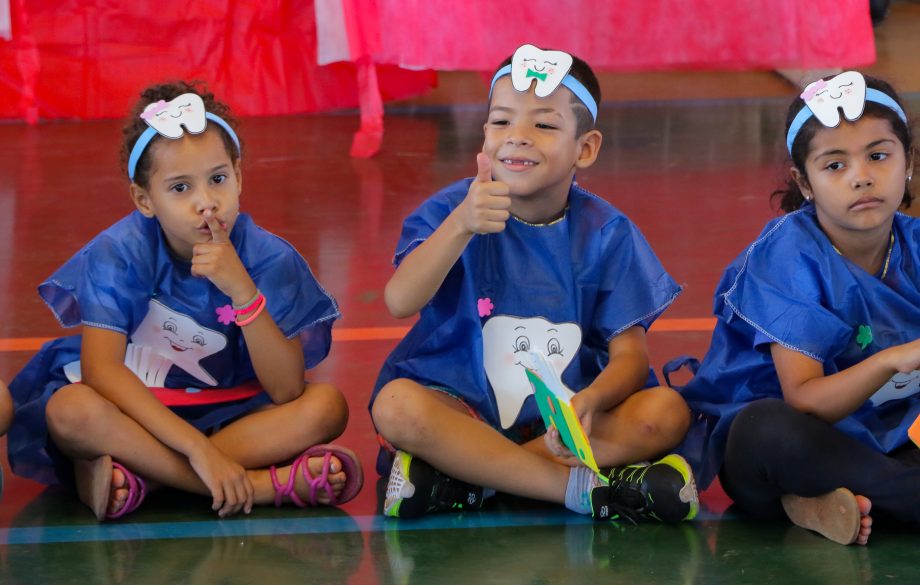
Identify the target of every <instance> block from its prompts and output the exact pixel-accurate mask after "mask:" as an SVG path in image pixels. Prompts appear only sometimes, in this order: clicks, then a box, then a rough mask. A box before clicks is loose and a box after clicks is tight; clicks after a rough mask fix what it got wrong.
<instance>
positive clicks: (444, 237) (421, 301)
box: [384, 153, 511, 319]
mask: <svg viewBox="0 0 920 585" xmlns="http://www.w3.org/2000/svg"><path fill="white" fill-rule="evenodd" d="M476 164H477V167H478V172H477V174H476V180H474V181H473V182H472V183H471V184H470V190H469V192H468V193H467V195H466V198H464V200H463V202H462V203H461V204H460V205H458V206H457V208H456V209H454V211H453V212H451V214H450V215H448V216H447V218H446V219H445V220H444V222H443V223H442V224H441V225H440V226H438V229H436V230H435V231H434V233H433V234H431V236H430V237H429V238H428V239H427V240H425V241H424V242H422V243H421V244H420V245H419V246H418V248H416V249H415V250H413V251H412V252H411V253H410V254H409V255H408V256H406V258H405V259H403V261H402V263H400V265H399V267H398V268H397V269H396V272H395V273H394V274H393V276H392V277H391V278H390V281H389V282H388V283H387V286H386V289H385V290H384V301H385V302H386V305H387V309H389V311H390V314H392V315H393V316H394V317H397V318H400V319H401V318H404V317H411V316H412V315H415V314H416V313H418V312H419V311H420V310H421V309H422V307H424V306H425V304H426V303H428V301H430V300H431V298H432V297H433V296H434V294H435V293H436V292H437V291H438V288H440V286H441V284H442V283H443V282H444V279H445V278H446V277H447V273H448V272H450V269H451V267H453V265H454V263H456V262H457V259H458V258H460V255H461V254H463V250H464V249H466V246H467V244H469V242H470V240H471V239H472V238H473V236H474V235H475V234H489V233H497V232H500V231H502V230H504V229H505V222H506V221H507V220H508V218H509V217H510V213H509V211H508V208H509V207H510V206H511V198H510V197H508V185H506V184H505V183H502V182H500V181H493V180H492V168H491V165H490V163H489V157H488V156H486V155H485V154H483V153H479V154H478V155H477V156H476Z"/></svg>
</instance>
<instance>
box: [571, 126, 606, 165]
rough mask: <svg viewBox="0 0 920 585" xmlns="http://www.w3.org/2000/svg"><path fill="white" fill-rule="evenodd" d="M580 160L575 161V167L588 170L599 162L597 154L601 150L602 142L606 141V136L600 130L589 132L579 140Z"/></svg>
mask: <svg viewBox="0 0 920 585" xmlns="http://www.w3.org/2000/svg"><path fill="white" fill-rule="evenodd" d="M577 140H578V158H577V159H575V167H576V168H579V169H586V168H588V167H590V166H591V165H593V164H594V161H596V160H597V154H598V153H599V152H600V150H601V142H603V141H604V135H603V134H601V131H600V130H597V129H593V130H588V131H587V132H585V133H584V134H582V135H581V136H580V137H579V138H578V139H577Z"/></svg>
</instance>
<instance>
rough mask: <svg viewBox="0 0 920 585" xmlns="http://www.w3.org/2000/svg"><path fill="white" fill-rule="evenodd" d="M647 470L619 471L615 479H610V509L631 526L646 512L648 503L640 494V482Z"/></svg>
mask: <svg viewBox="0 0 920 585" xmlns="http://www.w3.org/2000/svg"><path fill="white" fill-rule="evenodd" d="M648 469H649V467H648V466H646V467H634V468H631V469H630V470H629V471H625V470H620V472H619V473H618V474H617V476H616V477H611V478H610V486H609V487H610V489H611V490H612V494H611V502H610V504H609V505H610V508H611V509H612V510H613V511H614V512H616V514H617V515H619V516H620V517H623V518H626V519H627V520H629V521H630V522H632V523H633V524H638V523H639V520H641V519H642V517H643V516H645V515H646V514H647V512H648V501H647V500H646V498H645V496H644V495H643V494H642V480H643V478H644V477H645V473H646V472H647V471H648ZM637 474H638V477H636V475H637Z"/></svg>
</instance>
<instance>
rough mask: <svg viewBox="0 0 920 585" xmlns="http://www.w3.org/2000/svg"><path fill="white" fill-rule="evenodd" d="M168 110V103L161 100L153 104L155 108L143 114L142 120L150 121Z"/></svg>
mask: <svg viewBox="0 0 920 585" xmlns="http://www.w3.org/2000/svg"><path fill="white" fill-rule="evenodd" d="M166 108H167V105H166V101H165V100H160V101H158V102H157V103H155V104H153V107H152V108H150V109H149V110H147V111H146V112H144V113H143V114H141V118H143V119H144V120H149V119H150V118H153V117H154V116H156V115H157V114H159V113H160V112H162V111H163V110H165V109H166Z"/></svg>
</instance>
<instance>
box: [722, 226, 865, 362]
mask: <svg viewBox="0 0 920 585" xmlns="http://www.w3.org/2000/svg"><path fill="white" fill-rule="evenodd" d="M800 220H801V218H795V216H794V214H792V215H787V216H784V217H783V218H781V219H780V220H779V221H777V223H776V224H773V225H772V226H771V227H768V228H767V230H766V231H765V233H764V235H762V236H761V238H760V239H758V240H757V241H756V242H754V243H753V244H752V245H751V246H750V247H749V248H748V249H747V251H746V252H745V253H744V254H743V255H742V257H741V258H739V260H738V261H736V262H740V263H741V265H740V268H739V269H738V272H737V274H736V276H735V278H734V279H733V280H729V281H727V282H725V283H724V286H726V287H728V288H727V289H726V290H724V291H720V292H719V293H717V304H716V310H717V311H718V312H721V314H722V317H723V318H724V319H725V320H726V322H727V323H729V324H731V323H732V322H733V321H735V320H737V319H741V320H743V321H744V322H746V323H747V324H748V325H749V326H750V327H753V328H754V330H755V334H754V336H753V337H752V339H753V342H754V344H755V345H759V346H763V345H764V343H765V342H767V341H769V342H775V343H779V344H780V345H782V346H783V347H785V348H787V349H791V350H794V351H798V352H799V353H802V354H804V355H806V356H808V357H810V358H812V359H814V360H817V361H819V362H821V363H823V362H824V361H825V360H826V359H829V358H831V357H832V356H834V355H837V354H838V353H839V352H840V351H842V350H843V349H844V348H845V347H846V345H847V343H849V341H850V340H851V338H852V335H853V328H852V326H850V325H848V324H847V323H846V322H845V321H843V320H842V319H840V317H838V316H837V315H836V314H835V313H833V312H832V311H830V310H828V309H827V308H826V306H827V305H828V302H826V301H825V299H824V297H825V296H826V295H827V294H828V293H827V292H826V291H828V290H833V289H834V279H835V273H836V270H835V267H833V266H830V263H831V262H832V261H833V260H834V258H828V257H827V255H826V253H825V252H823V251H822V250H821V249H820V243H819V242H816V241H815V240H814V238H813V234H811V233H810V231H809V230H808V229H802V226H801V225H797V224H800V223H801V221H800ZM720 305H721V306H720ZM761 349H764V350H765V348H764V347H761Z"/></svg>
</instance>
